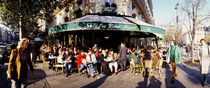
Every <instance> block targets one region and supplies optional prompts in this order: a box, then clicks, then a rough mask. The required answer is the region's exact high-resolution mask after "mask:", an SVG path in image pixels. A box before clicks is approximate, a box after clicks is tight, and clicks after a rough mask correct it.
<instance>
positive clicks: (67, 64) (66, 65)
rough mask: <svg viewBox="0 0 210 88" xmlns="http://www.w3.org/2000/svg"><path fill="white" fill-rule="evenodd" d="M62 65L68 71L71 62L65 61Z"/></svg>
mask: <svg viewBox="0 0 210 88" xmlns="http://www.w3.org/2000/svg"><path fill="white" fill-rule="evenodd" d="M64 67H65V69H66V72H70V70H71V62H67V63H65V64H64Z"/></svg>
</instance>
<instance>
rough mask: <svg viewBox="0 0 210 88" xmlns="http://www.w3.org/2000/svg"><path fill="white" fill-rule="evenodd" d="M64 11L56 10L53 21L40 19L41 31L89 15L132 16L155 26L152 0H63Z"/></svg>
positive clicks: (52, 16)
mask: <svg viewBox="0 0 210 88" xmlns="http://www.w3.org/2000/svg"><path fill="white" fill-rule="evenodd" d="M62 2H63V4H62V5H63V9H58V8H57V9H56V10H54V11H53V13H52V14H51V19H50V20H47V19H39V20H38V24H39V26H40V30H42V31H47V30H46V29H49V28H51V27H53V26H56V25H60V24H64V23H66V22H69V21H71V20H73V19H76V18H79V17H82V16H85V15H87V14H106V15H121V16H132V17H134V18H135V19H137V20H141V21H143V22H146V23H149V24H152V25H154V19H153V5H152V0H63V1H62Z"/></svg>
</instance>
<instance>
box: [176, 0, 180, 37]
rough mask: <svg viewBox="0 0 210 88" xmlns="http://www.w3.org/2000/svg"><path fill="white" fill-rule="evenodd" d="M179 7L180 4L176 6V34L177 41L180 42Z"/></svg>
mask: <svg viewBox="0 0 210 88" xmlns="http://www.w3.org/2000/svg"><path fill="white" fill-rule="evenodd" d="M178 6H179V3H178V2H177V4H176V6H175V10H176V33H175V40H176V41H177V40H178V34H179V29H178V23H179V18H178Z"/></svg>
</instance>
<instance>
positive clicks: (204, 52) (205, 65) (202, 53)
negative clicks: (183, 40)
mask: <svg viewBox="0 0 210 88" xmlns="http://www.w3.org/2000/svg"><path fill="white" fill-rule="evenodd" d="M200 43H201V46H200V47H199V50H198V54H197V55H198V59H199V60H200V71H201V74H202V75H203V82H202V85H203V86H204V85H205V84H207V73H208V70H209V62H210V58H209V52H210V50H209V47H208V45H207V44H206V43H205V40H204V39H201V40H200Z"/></svg>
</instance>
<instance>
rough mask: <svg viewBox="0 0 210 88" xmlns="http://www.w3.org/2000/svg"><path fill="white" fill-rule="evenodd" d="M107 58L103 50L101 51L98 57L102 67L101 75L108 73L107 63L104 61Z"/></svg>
mask: <svg viewBox="0 0 210 88" xmlns="http://www.w3.org/2000/svg"><path fill="white" fill-rule="evenodd" d="M105 58H107V53H106V51H105V50H102V52H101V53H100V55H99V59H101V60H102V62H101V66H102V74H107V73H108V67H107V65H108V63H107V62H106V61H104V59H105Z"/></svg>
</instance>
